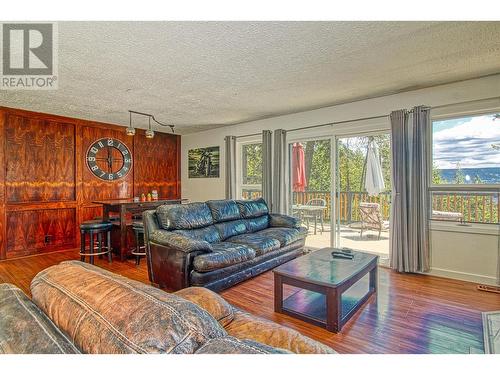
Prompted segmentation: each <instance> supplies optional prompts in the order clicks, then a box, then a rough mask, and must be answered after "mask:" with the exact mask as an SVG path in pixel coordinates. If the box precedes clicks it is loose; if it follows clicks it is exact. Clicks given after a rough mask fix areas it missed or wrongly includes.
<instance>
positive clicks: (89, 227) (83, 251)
mask: <svg viewBox="0 0 500 375" xmlns="http://www.w3.org/2000/svg"><path fill="white" fill-rule="evenodd" d="M112 227H113V224H112V223H110V222H109V221H101V220H88V221H84V222H82V223H81V224H80V260H81V261H82V262H85V258H86V257H89V260H90V264H94V256H96V255H98V256H99V257H101V256H102V255H105V254H108V262H109V263H111V262H112V260H113V259H112V258H113V256H112V252H111V229H112ZM87 234H88V235H89V248H87V246H86V244H85V241H86V236H87ZM103 234H105V235H106V244H105V245H104V243H103V238H102V235H103ZM94 235H97V243H96V245H97V247H96V246H94ZM96 250H97V251H96Z"/></svg>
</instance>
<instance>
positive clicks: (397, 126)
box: [390, 106, 430, 272]
mask: <svg viewBox="0 0 500 375" xmlns="http://www.w3.org/2000/svg"><path fill="white" fill-rule="evenodd" d="M409 117H410V113H409V112H408V111H406V110H399V111H394V112H392V113H391V115H390V121H391V136H392V184H393V187H392V205H391V220H390V225H391V228H390V229H391V230H390V233H391V241H390V254H391V268H393V269H395V270H397V271H399V272H425V271H428V270H429V263H430V261H429V259H430V254H429V230H428V217H427V216H428V210H429V202H428V200H429V198H428V189H427V183H428V182H427V175H428V152H427V137H428V131H429V128H430V114H429V108H427V107H423V106H420V107H415V108H413V111H412V121H411V123H410V122H409Z"/></svg>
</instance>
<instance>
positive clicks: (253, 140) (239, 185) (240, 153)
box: [236, 135, 262, 199]
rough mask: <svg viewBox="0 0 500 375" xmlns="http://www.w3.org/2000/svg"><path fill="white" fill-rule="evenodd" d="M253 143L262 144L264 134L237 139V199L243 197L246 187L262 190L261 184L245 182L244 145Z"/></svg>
mask: <svg viewBox="0 0 500 375" xmlns="http://www.w3.org/2000/svg"><path fill="white" fill-rule="evenodd" d="M251 144H262V136H260V135H256V136H250V137H244V138H241V139H238V138H237V139H236V195H237V197H238V198H237V199H243V196H242V192H243V189H244V188H259V187H260V191H261V192H262V183H261V184H243V169H244V168H243V146H245V145H251Z"/></svg>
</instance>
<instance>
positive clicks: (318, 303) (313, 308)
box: [281, 289, 373, 332]
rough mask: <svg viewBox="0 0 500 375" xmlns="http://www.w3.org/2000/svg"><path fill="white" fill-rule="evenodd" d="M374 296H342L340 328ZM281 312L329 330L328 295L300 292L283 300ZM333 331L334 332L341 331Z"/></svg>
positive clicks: (306, 291) (307, 291)
mask: <svg viewBox="0 0 500 375" xmlns="http://www.w3.org/2000/svg"><path fill="white" fill-rule="evenodd" d="M372 294H373V292H371V293H370V292H365V293H363V295H358V294H356V295H355V294H354V293H352V294H351V293H349V294H344V295H342V296H341V311H340V314H341V315H340V321H341V322H340V326H343V325H344V324H345V323H346V322H347V321H348V320H349V318H350V317H351V316H352V315H354V313H356V311H357V310H358V308H359V307H360V306H361V305H362V304H363V303H364V302H365V301H366V300H367V299H368V298H369V297H370V296H371V295H372ZM281 312H282V313H284V314H287V315H290V316H293V317H295V318H298V319H300V320H303V321H306V322H309V323H312V324H315V325H318V326H320V327H324V328H327V319H328V317H327V308H326V295H325V294H322V293H317V292H313V291H310V290H305V289H302V290H299V291H297V292H295V293H293V294H292V295H291V296H289V297H287V298H285V299H284V300H283V305H282V308H281ZM340 328H341V327H338V329H333V331H334V332H338V331H340Z"/></svg>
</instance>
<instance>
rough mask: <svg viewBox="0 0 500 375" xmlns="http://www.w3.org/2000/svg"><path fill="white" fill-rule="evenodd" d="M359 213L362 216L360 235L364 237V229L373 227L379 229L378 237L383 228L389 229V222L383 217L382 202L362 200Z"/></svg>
mask: <svg viewBox="0 0 500 375" xmlns="http://www.w3.org/2000/svg"><path fill="white" fill-rule="evenodd" d="M359 214H360V216H361V232H360V237H361V238H362V237H363V230H365V229H372V230H378V239H379V240H380V235H381V234H382V231H383V230H388V229H389V222H388V221H385V220H384V219H383V218H382V212H381V211H380V204H378V203H369V202H361V203H360V204H359Z"/></svg>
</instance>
